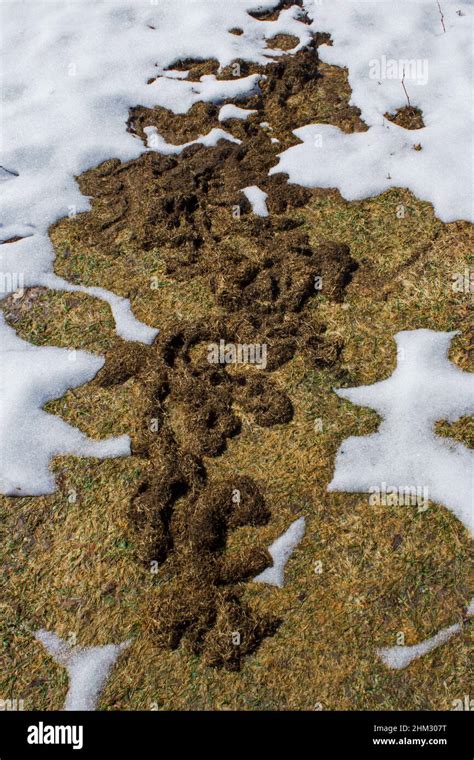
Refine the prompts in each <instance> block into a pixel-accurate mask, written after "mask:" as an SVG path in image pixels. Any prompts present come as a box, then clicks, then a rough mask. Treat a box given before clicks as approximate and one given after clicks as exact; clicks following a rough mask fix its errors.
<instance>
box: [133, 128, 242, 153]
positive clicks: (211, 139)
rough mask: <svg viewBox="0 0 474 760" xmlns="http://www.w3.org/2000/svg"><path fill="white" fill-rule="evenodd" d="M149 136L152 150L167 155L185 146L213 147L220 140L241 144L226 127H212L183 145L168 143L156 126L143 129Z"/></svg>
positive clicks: (180, 151)
mask: <svg viewBox="0 0 474 760" xmlns="http://www.w3.org/2000/svg"><path fill="white" fill-rule="evenodd" d="M143 131H144V132H145V134H146V136H147V146H148V147H149V148H151V149H152V150H156V151H158V153H164V154H165V155H166V156H170V155H178V154H179V153H182V152H183V150H184V149H185V148H189V146H190V145H205V146H206V147H207V148H212V147H214V146H215V145H217V143H218V142H219V140H229V142H233V143H237V144H238V145H240V143H241V140H238V139H237V137H234V136H233V135H231V134H230V133H229V132H226V131H225V130H224V129H217V128H216V127H214V129H211V131H210V132H208V133H207V135H201V136H200V137H198V138H197V139H196V140H190V142H187V143H182V144H181V145H172V144H171V143H167V142H166V140H165V139H164V138H163V137H162V136H161V135H160V134H159V133H158V130H157V129H156V127H145V128H144V130H143Z"/></svg>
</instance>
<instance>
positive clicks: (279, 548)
mask: <svg viewBox="0 0 474 760" xmlns="http://www.w3.org/2000/svg"><path fill="white" fill-rule="evenodd" d="M305 528H306V524H305V519H304V517H300V518H299V519H298V520H295V521H294V522H293V523H291V525H290V527H289V528H288V530H286V531H285V533H283V535H282V536H280V537H279V538H277V540H276V541H274V542H273V544H272V545H271V546H270V547H269V548H268V551H269V552H270V554H271V557H272V559H273V565H272V567H267V569H266V570H264V571H263V573H260V574H259V575H257V576H256V577H255V578H254V581H255V582H256V583H268V584H269V585H270V586H278V587H279V588H282V587H283V586H284V584H285V565H286V563H287V562H288V560H289V559H290V557H291V555H292V554H293V551H294V549H295V548H296V547H297V546H298V544H299V542H300V541H301V539H302V538H303V536H304V532H305Z"/></svg>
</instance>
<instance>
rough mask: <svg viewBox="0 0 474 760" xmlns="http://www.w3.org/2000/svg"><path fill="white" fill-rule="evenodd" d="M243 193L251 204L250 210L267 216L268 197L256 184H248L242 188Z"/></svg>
mask: <svg viewBox="0 0 474 760" xmlns="http://www.w3.org/2000/svg"><path fill="white" fill-rule="evenodd" d="M242 192H243V194H244V195H245V197H246V198H247V200H248V202H249V203H250V205H251V206H252V211H253V213H254V214H256V215H257V216H268V209H267V204H266V200H267V198H268V195H267V193H264V192H263V190H260V188H259V187H257V185H249V186H248V187H244V188H243V189H242Z"/></svg>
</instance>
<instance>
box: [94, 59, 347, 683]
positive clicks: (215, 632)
mask: <svg viewBox="0 0 474 760" xmlns="http://www.w3.org/2000/svg"><path fill="white" fill-rule="evenodd" d="M186 63H189V62H186ZM207 63H208V62H201V63H200V64H199V66H200V67H201V68H202V66H205V65H207ZM201 68H200V69H199V70H201ZM265 73H266V75H267V77H268V78H267V80H266V82H265V86H264V87H262V95H259V96H258V97H256V98H254V99H252V102H249V103H245V105H246V107H247V106H248V107H255V108H257V110H258V114H257V116H256V118H254V119H252V120H250V119H249V120H248V121H247V122H238V123H236V122H235V120H233V122H232V124H231V126H232V132H233V134H235V135H237V136H238V137H239V139H240V140H241V141H242V142H241V144H235V143H232V142H229V141H224V140H222V141H220V142H219V143H218V144H217V145H216V146H215V147H214V148H205V147H203V146H202V145H193V146H190V147H188V148H187V149H185V150H184V151H183V152H182V153H181V154H180V155H179V156H163V155H161V154H158V153H155V152H149V153H147V154H144V155H143V156H141V157H140V158H139V159H137V160H135V161H132V162H129V163H127V164H121V163H120V162H119V161H109V162H107V163H106V164H104V165H103V167H102V169H101V170H100V171H97V170H96V171H93V172H89V173H88V174H86V175H84V176H83V177H81V178H80V185H81V189H82V191H83V192H84V193H85V194H86V195H89V196H91V197H92V199H93V209H92V211H91V212H90V213H88V214H87V215H86V216H85V223H84V224H83V225H82V226H81V230H82V233H81V234H83V235H84V236H85V238H86V240H85V242H89V243H90V244H91V245H98V244H99V245H100V247H101V248H102V250H109V251H110V255H111V261H113V257H114V255H115V252H114V249H115V245H116V243H115V241H116V238H117V235H118V234H119V232H120V230H122V229H126V230H127V232H128V234H129V235H131V241H132V242H133V243H134V244H135V245H136V246H138V247H139V248H141V249H143V250H146V251H150V250H155V249H156V250H157V252H159V256H160V258H161V260H162V261H163V262H164V264H165V267H166V273H167V275H168V276H169V277H171V278H173V279H174V280H177V281H183V282H188V281H190V280H193V279H195V278H199V279H200V280H201V281H202V282H204V283H205V285H206V287H207V289H208V292H209V293H210V295H211V297H212V299H213V301H214V307H213V308H214V312H213V315H212V316H211V315H210V316H209V318H208V319H205V320H194V321H189V320H188V321H183V320H182V319H177V318H176V319H175V320H173V319H171V320H170V323H169V324H168V325H167V326H166V327H165V329H164V330H163V331H162V332H161V333H160V334H159V336H158V337H157V339H156V342H155V343H154V345H152V346H149V347H147V346H141V345H138V344H130V343H124V342H122V341H121V340H119V339H117V341H116V343H115V345H114V347H113V349H112V350H111V351H110V352H109V353H108V355H107V359H106V364H105V366H104V368H103V369H102V371H101V372H100V373H99V375H98V376H97V379H96V382H97V383H99V384H101V385H103V386H110V385H115V384H119V383H124V382H126V381H127V380H128V379H130V378H131V377H133V378H135V380H136V381H137V382H138V383H139V384H140V385H141V386H142V388H143V390H144V393H145V397H146V399H147V403H146V404H145V406H144V408H143V409H142V410H141V416H142V424H141V426H140V429H141V433H140V434H139V435H138V436H136V438H135V440H134V442H133V448H134V452H135V454H137V455H140V456H143V457H146V458H148V459H149V460H150V461H151V463H152V465H153V476H152V478H149V479H148V480H146V481H144V482H143V483H142V485H141V486H140V488H139V490H138V492H137V494H136V495H135V497H134V499H133V500H132V503H131V505H130V528H131V531H132V533H133V537H134V544H135V547H136V551H137V555H138V556H139V558H140V560H141V561H142V562H144V563H147V564H149V563H157V564H158V565H159V566H160V571H159V578H160V595H159V603H158V604H157V605H156V608H154V609H152V610H151V620H152V626H153V630H154V631H155V634H156V640H157V642H158V643H159V644H160V645H163V646H166V647H177V646H178V645H180V643H181V642H183V645H185V646H189V647H190V648H191V650H192V651H193V652H194V653H200V654H202V656H203V658H204V661H205V662H206V663H208V664H209V665H213V666H219V667H226V668H228V669H238V668H239V667H240V663H241V659H242V657H243V656H244V655H245V654H247V653H249V652H251V651H253V650H254V649H255V648H256V647H257V646H258V644H259V642H260V641H261V640H262V638H264V637H265V636H268V635H271V634H272V633H273V632H274V631H275V630H276V628H277V626H278V624H279V621H277V620H274V619H272V620H270V619H265V618H261V617H259V616H258V615H257V613H255V612H254V611H252V610H251V609H250V608H249V607H248V605H247V604H246V603H245V602H244V601H243V599H242V588H243V587H242V584H243V583H244V582H245V581H247V580H249V579H251V578H253V577H255V575H257V574H258V573H259V572H261V571H262V570H263V569H264V568H265V567H267V566H268V565H269V564H270V563H271V558H270V556H269V554H268V552H267V550H266V549H265V548H264V547H262V546H258V545H256V546H255V547H252V548H251V549H250V550H245V551H244V550H242V553H241V554H240V555H239V556H237V557H235V556H232V558H231V559H230V558H228V557H227V556H226V555H227V551H226V545H227V537H228V534H229V532H231V531H233V530H235V529H236V528H238V527H240V526H244V525H250V526H255V527H257V526H258V525H262V524H264V523H265V522H267V521H268V519H269V517H270V512H269V510H268V509H267V507H266V506H265V501H264V498H263V496H262V494H261V493H260V492H259V490H258V487H257V485H256V484H255V483H253V481H251V480H250V479H248V478H242V477H240V476H239V477H237V476H236V477H235V478H234V479H231V480H229V481H228V482H213V481H209V479H208V476H207V472H206V467H205V460H204V457H216V456H219V455H220V454H221V453H222V452H223V451H224V450H225V448H226V445H227V440H228V439H229V438H230V437H232V436H235V435H238V434H239V432H240V415H239V410H240V411H242V412H244V413H245V414H249V415H251V416H252V418H253V420H254V422H255V423H256V424H257V425H261V426H273V425H277V424H285V423H287V422H289V421H290V420H291V418H292V416H293V407H292V404H291V400H290V398H289V397H288V395H287V394H286V392H285V390H284V389H283V388H281V387H279V386H278V385H277V383H276V382H275V381H274V380H273V379H272V377H271V375H272V372H273V371H274V370H276V369H277V368H278V367H280V366H281V365H283V364H284V363H286V362H288V361H289V360H291V359H292V358H293V357H294V356H295V354H296V353H297V352H305V353H306V355H307V357H308V359H309V360H310V362H311V363H312V364H313V366H314V367H315V368H318V367H326V366H334V365H336V364H337V362H338V359H339V353H340V351H341V348H342V346H341V343H340V341H339V339H334V338H327V337H326V336H325V332H326V326H325V325H324V324H322V323H318V321H317V319H316V318H315V306H316V305H317V300H318V298H319V297H321V295H322V296H324V297H325V298H327V299H332V300H335V301H341V300H343V298H344V292H345V288H346V286H347V285H348V283H349V282H350V280H351V277H352V273H353V272H354V270H355V269H356V264H355V262H354V260H353V259H352V258H351V256H350V251H349V247H348V246H347V245H345V244H342V243H339V242H333V241H321V242H320V243H319V244H318V245H316V246H312V245H311V244H310V241H309V237H308V235H307V233H306V232H305V230H304V215H303V214H301V215H300V216H298V210H299V209H302V208H303V207H304V205H305V204H306V203H307V202H308V201H309V199H310V198H311V196H312V192H311V191H309V190H306V189H304V188H302V187H299V186H297V185H290V184H288V182H287V178H286V176H284V175H282V174H277V175H274V176H271V177H269V176H268V171H269V169H270V168H271V166H273V165H274V164H275V163H276V161H275V156H276V151H277V148H275V144H274V143H272V142H271V140H270V136H269V134H268V133H267V132H266V131H265V130H264V129H262V128H261V127H260V126H259V123H260V121H270V122H271V125H272V126H274V127H275V128H278V130H279V131H280V134H281V135H282V136H283V135H286V138H287V139H288V140H290V139H291V140H292V141H293V142H294V138H292V137H291V129H294V128H295V127H296V126H298V119H297V118H296V115H297V112H298V109H299V106H298V103H300V102H302V101H301V100H300V99H301V98H303V100H305V101H310V100H311V93H312V91H313V89H314V88H317V87H318V68H317V54H316V51H315V50H314V49H311V50H308V51H304V52H302V53H301V54H298V55H297V56H295V57H293V58H288V59H286V58H285V59H283V60H281V61H279V62H278V63H277V64H272V65H271V66H269V67H267V68H266V70H265ZM294 97H295V98H296V100H295V101H294V104H293V105H292V98H294ZM217 114H218V107H217V106H215V105H206V104H202V103H201V104H197V105H196V106H194V108H193V109H191V111H190V112H189V113H188V114H187V115H186V116H176V115H174V114H172V113H170V112H167V111H165V110H164V109H157V108H155V109H153V110H152V111H148V110H146V109H144V108H141V107H139V108H136V109H133V110H132V112H131V115H130V120H129V128H130V130H131V131H133V132H134V133H135V134H137V135H139V136H141V137H143V136H144V133H143V127H144V126H151V125H153V124H154V125H156V126H157V128H158V130H159V132H160V133H161V134H162V135H163V136H164V137H165V138H166V139H167V140H169V141H172V142H177V141H178V140H179V141H182V142H185V141H187V140H192V139H195V138H196V137H197V136H198V135H199V134H205V133H207V132H208V131H209V130H210V128H211V127H212V126H217V125H218V121H217ZM270 114H271V118H270ZM305 114H306V112H305ZM353 116H354V114H353V113H352V116H351V118H353ZM304 120H305V121H306V115H305V116H304ZM303 123H305V122H303ZM225 126H226V128H229V126H228V125H227V124H226V125H225ZM234 127H235V128H234ZM278 150H281V147H280V148H278ZM248 185H258V187H260V188H261V189H262V190H264V191H265V192H266V193H267V194H268V199H267V205H268V210H269V216H268V217H258V216H255V215H254V214H253V213H252V210H251V207H250V204H249V203H248V201H247V200H246V198H245V196H244V195H243V193H242V192H241V191H242V188H244V187H246V186H248ZM214 314H216V315H217V316H214ZM221 341H223V342H224V343H225V344H226V345H227V344H233V345H236V344H240V345H242V344H245V345H254V344H257V345H260V346H262V345H264V346H265V347H266V350H267V363H266V366H265V367H263V366H262V367H261V368H257V367H255V366H249V365H245V366H242V365H241V366H238V365H235V364H232V365H227V364H223V363H210V361H209V354H208V352H209V346H210V345H211V344H219V343H220V342H221ZM236 642H237V643H236Z"/></svg>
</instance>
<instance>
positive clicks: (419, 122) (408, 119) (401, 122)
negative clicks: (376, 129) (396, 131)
mask: <svg viewBox="0 0 474 760" xmlns="http://www.w3.org/2000/svg"><path fill="white" fill-rule="evenodd" d="M385 118H386V119H388V120H389V121H392V122H393V123H394V124H398V126H399V127H403V128H404V129H422V128H423V127H424V126H425V124H424V121H423V113H422V111H420V109H419V108H416V107H414V106H404V107H403V108H399V109H398V110H397V111H395V113H386V114H385Z"/></svg>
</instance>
